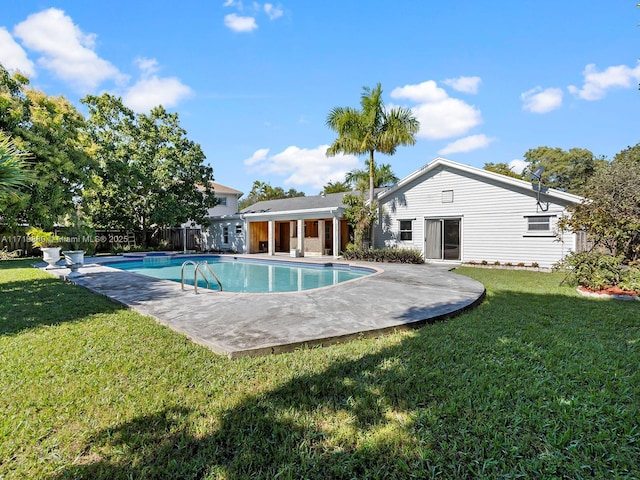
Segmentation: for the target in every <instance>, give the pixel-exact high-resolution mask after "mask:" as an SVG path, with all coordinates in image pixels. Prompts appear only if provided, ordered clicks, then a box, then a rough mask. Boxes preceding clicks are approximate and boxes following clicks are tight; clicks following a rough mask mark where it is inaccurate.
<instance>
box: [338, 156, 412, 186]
mask: <svg viewBox="0 0 640 480" xmlns="http://www.w3.org/2000/svg"><path fill="white" fill-rule="evenodd" d="M344 180H345V183H347V184H350V185H352V186H353V187H355V188H356V189H358V190H365V189H366V188H367V185H368V184H369V171H368V170H366V169H364V168H357V169H355V170H351V171H350V172H347V174H346V175H345V179H344ZM398 180H400V179H399V178H398V177H397V176H396V174H395V173H393V171H392V170H391V165H389V164H388V163H383V164H382V165H376V166H375V172H374V173H373V186H374V188H378V187H390V186H391V185H393V184H394V183H396V182H397V181H398ZM362 185H365V186H364V188H360V187H361V186H362Z"/></svg>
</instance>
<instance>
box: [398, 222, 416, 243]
mask: <svg viewBox="0 0 640 480" xmlns="http://www.w3.org/2000/svg"><path fill="white" fill-rule="evenodd" d="M400 240H402V241H411V240H413V221H412V220H400Z"/></svg>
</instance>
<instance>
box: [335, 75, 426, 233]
mask: <svg viewBox="0 0 640 480" xmlns="http://www.w3.org/2000/svg"><path fill="white" fill-rule="evenodd" d="M360 106H361V109H360V110H357V109H355V108H351V107H335V108H334V109H333V110H331V112H329V115H328V116H327V122H326V123H327V126H328V127H329V128H331V130H333V131H335V132H336V133H337V134H338V138H336V139H335V140H334V142H333V144H331V146H330V147H329V148H328V149H327V155H328V156H333V155H336V154H338V153H345V154H352V155H367V154H368V155H369V205H370V206H372V205H373V189H374V183H375V170H376V168H375V159H374V153H375V152H380V153H384V154H387V155H393V154H394V153H395V152H396V148H397V147H398V145H414V144H415V143H416V140H415V135H416V134H417V133H418V130H419V129H420V122H418V120H417V119H416V118H415V116H414V115H413V112H411V110H409V109H406V108H402V107H395V108H392V109H391V110H385V108H384V103H383V102H382V86H381V85H380V84H379V83H378V84H377V85H376V87H375V88H373V89H371V88H369V87H363V89H362V95H361V97H360ZM372 231H373V230H372Z"/></svg>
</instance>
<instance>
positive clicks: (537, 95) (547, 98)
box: [520, 87, 562, 113]
mask: <svg viewBox="0 0 640 480" xmlns="http://www.w3.org/2000/svg"><path fill="white" fill-rule="evenodd" d="M520 98H521V99H522V102H523V105H522V108H523V110H528V111H529V112H533V113H547V112H550V111H552V110H556V109H558V108H560V107H561V106H562V90H560V89H559V88H546V89H544V90H543V89H542V87H535V88H532V89H531V90H528V91H526V92H524V93H523V94H521V95H520Z"/></svg>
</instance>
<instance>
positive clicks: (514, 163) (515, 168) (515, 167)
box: [509, 158, 528, 175]
mask: <svg viewBox="0 0 640 480" xmlns="http://www.w3.org/2000/svg"><path fill="white" fill-rule="evenodd" d="M527 165H528V163H527V162H525V161H524V160H521V159H519V158H514V159H513V160H511V161H510V162H509V168H511V171H512V172H515V173H517V174H518V175H521V174H522V172H523V171H524V169H525V167H526V166H527Z"/></svg>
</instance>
